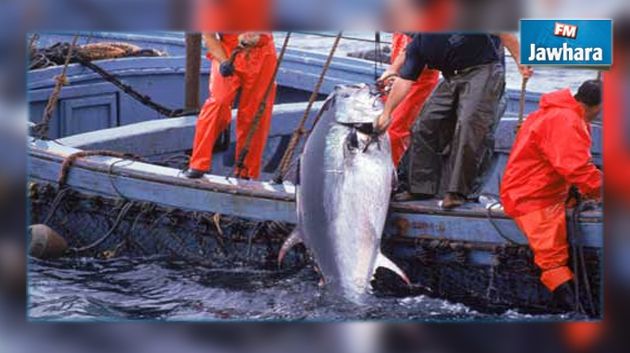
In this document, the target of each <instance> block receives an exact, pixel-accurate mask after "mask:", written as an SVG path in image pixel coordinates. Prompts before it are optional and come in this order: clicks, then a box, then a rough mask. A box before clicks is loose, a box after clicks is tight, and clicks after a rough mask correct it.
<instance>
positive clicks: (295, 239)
mask: <svg viewBox="0 0 630 353" xmlns="http://www.w3.org/2000/svg"><path fill="white" fill-rule="evenodd" d="M303 242H304V241H303V240H302V231H301V230H300V228H298V227H296V228H295V229H294V230H293V232H291V234H289V236H288V237H287V239H286V240H285V241H284V243H282V246H281V247H280V251H279V252H278V267H282V260H284V257H285V256H286V254H287V253H288V252H289V251H290V250H291V249H292V248H293V247H294V246H296V245H298V244H300V243H303Z"/></svg>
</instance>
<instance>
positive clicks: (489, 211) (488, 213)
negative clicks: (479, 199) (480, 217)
mask: <svg viewBox="0 0 630 353" xmlns="http://www.w3.org/2000/svg"><path fill="white" fill-rule="evenodd" d="M500 204H501V201H496V202H494V203H491V204H490V205H488V206H487V207H486V218H488V221H490V224H492V227H493V228H494V229H495V230H496V231H497V234H499V236H500V237H501V238H503V239H504V240H505V241H507V242H508V243H510V244H512V245H519V243H517V242H516V241H514V240H513V239H511V238H510V237H508V236H507V235H505V234H504V233H503V231H502V230H501V228H499V225H498V224H496V222H495V220H494V215H493V214H492V208H493V207H494V206H496V205H500Z"/></svg>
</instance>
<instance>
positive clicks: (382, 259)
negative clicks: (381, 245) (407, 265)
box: [374, 252, 411, 286]
mask: <svg viewBox="0 0 630 353" xmlns="http://www.w3.org/2000/svg"><path fill="white" fill-rule="evenodd" d="M379 267H384V268H386V269H388V270H390V271H393V272H394V273H395V274H397V275H398V276H400V278H402V280H403V281H405V283H407V285H408V286H410V285H411V281H410V280H409V277H407V275H406V274H405V271H403V270H401V269H400V267H398V265H396V264H395V263H394V262H393V261H392V260H390V259H389V258H387V256H385V255H383V253H381V252H379V253H378V255H377V257H376V264H375V265H374V271H376V269H377V268H379Z"/></svg>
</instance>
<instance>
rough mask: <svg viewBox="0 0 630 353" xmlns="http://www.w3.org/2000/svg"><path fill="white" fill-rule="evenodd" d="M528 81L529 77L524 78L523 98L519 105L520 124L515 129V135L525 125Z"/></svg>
mask: <svg viewBox="0 0 630 353" xmlns="http://www.w3.org/2000/svg"><path fill="white" fill-rule="evenodd" d="M527 81H529V78H527V77H523V80H522V81H521V97H520V100H519V103H518V124H516V127H515V128H514V133H515V134H516V133H518V130H520V129H521V125H523V119H524V116H525V93H526V91H527Z"/></svg>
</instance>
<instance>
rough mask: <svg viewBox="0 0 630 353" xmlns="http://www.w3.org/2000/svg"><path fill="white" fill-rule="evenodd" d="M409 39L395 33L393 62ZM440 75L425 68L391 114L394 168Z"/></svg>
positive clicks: (402, 34) (393, 38) (407, 144)
mask: <svg viewBox="0 0 630 353" xmlns="http://www.w3.org/2000/svg"><path fill="white" fill-rule="evenodd" d="M410 41H411V37H409V36H408V35H406V34H404V33H400V32H396V33H394V35H393V37H392V56H391V61H392V62H394V60H396V58H397V57H398V55H400V54H403V53H404V50H405V48H406V47H407V44H409V42H410ZM439 77H440V73H439V71H437V70H431V69H428V68H425V69H424V70H422V74H421V75H420V77H418V80H417V81H416V82H415V83H414V84H413V86H411V91H409V93H408V94H407V96H406V97H405V98H404V99H403V100H402V102H400V105H398V107H396V109H395V110H394V112H393V113H392V124H391V125H390V127H389V130H388V131H387V132H388V133H389V139H390V140H391V144H392V161H393V162H394V166H398V163H399V162H400V160H401V159H402V157H403V155H404V154H405V151H406V150H407V147H409V142H410V138H409V136H410V134H411V127H412V126H413V122H414V121H415V120H416V118H417V117H418V115H419V114H420V109H422V106H423V105H424V102H426V100H427V99H428V98H429V96H430V95H431V92H433V89H434V88H435V86H436V85H437V83H438V79H439Z"/></svg>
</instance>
